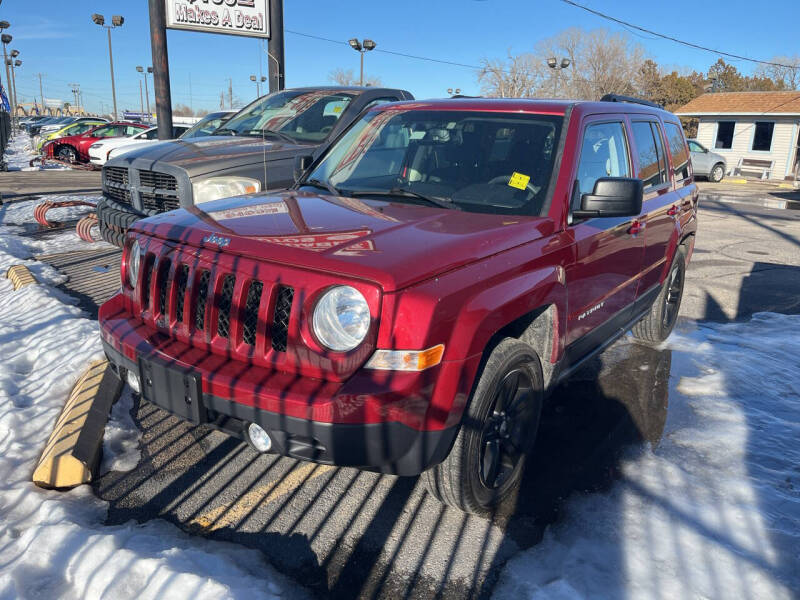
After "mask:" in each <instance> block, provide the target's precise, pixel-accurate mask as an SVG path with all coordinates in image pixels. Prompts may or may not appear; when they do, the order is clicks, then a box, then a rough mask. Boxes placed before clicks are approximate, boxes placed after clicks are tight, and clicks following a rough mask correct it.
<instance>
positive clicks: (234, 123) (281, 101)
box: [215, 90, 353, 142]
mask: <svg viewBox="0 0 800 600" xmlns="http://www.w3.org/2000/svg"><path fill="white" fill-rule="evenodd" d="M352 99H353V96H352V94H347V93H341V92H331V91H326V90H317V91H311V92H304V91H296V90H294V91H287V92H277V93H275V94H270V95H268V96H265V97H264V98H261V99H260V100H257V101H256V102H254V103H253V104H252V105H251V106H249V107H247V108H244V109H242V110H241V111H240V112H239V113H237V114H236V115H235V116H234V117H233V118H231V120H230V121H228V122H227V123H226V124H225V125H224V126H223V127H220V128H219V129H218V130H217V131H216V132H215V135H251V136H258V137H261V136H262V135H264V132H263V130H266V131H267V132H268V131H270V130H271V131H276V132H280V134H281V137H284V136H289V137H290V138H292V139H295V140H297V141H305V142H321V141H322V140H324V139H325V138H326V137H327V136H328V134H330V132H331V130H333V127H334V125H336V121H338V120H339V117H341V116H342V114H343V113H344V111H345V110H346V109H347V106H348V105H349V104H350V101H351V100H352Z"/></svg>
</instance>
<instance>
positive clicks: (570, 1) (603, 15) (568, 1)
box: [561, 0, 798, 69]
mask: <svg viewBox="0 0 800 600" xmlns="http://www.w3.org/2000/svg"><path fill="white" fill-rule="evenodd" d="M561 2H563V3H564V4H568V5H570V6H574V7H575V8H580V9H581V10H585V11H586V12H588V13H591V14H593V15H595V16H597V17H600V18H601V19H606V20H608V21H613V22H614V23H617V24H618V25H622V26H623V27H625V28H626V29H627V28H628V27H631V28H633V29H638V30H639V31H642V32H644V33H649V34H650V35H654V36H656V37H660V38H661V39H664V40H669V41H671V42H675V43H676V44H681V45H683V46H688V47H689V48H694V49H696V50H703V51H705V52H711V53H713V54H719V55H722V56H727V57H728V58H735V59H737V60H746V61H749V62H752V63H757V64H759V65H770V66H773V67H784V68H787V69H797V68H798V67H797V65H784V64H782V63H777V62H772V61H769V60H759V59H757V58H750V57H748V56H741V55H739V54H732V53H730V52H723V51H722V50H715V49H714V48H709V47H707V46H701V45H700V44H694V43H692V42H687V41H685V40H681V39H678V38H676V37H672V36H670V35H666V34H663V33H658V32H657V31H653V30H652V29H647V28H645V27H640V26H639V25H634V24H633V23H629V22H628V21H623V20H622V19H618V18H616V17H612V16H611V15H607V14H606V13H602V12H600V11H599V10H594V9H593V8H589V7H588V6H584V5H583V4H578V3H577V2H573V0H561Z"/></svg>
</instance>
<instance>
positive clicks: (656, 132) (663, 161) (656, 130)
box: [650, 121, 669, 183]
mask: <svg viewBox="0 0 800 600" xmlns="http://www.w3.org/2000/svg"><path fill="white" fill-rule="evenodd" d="M650 127H651V129H652V130H653V139H655V141H656V150H658V170H659V174H660V176H661V183H664V182H665V181H669V173H668V171H669V166H668V165H667V153H666V152H665V151H664V138H663V137H662V136H661V127H659V125H658V123H656V122H655V121H651V122H650Z"/></svg>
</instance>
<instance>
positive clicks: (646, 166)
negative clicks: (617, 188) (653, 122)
mask: <svg viewBox="0 0 800 600" xmlns="http://www.w3.org/2000/svg"><path fill="white" fill-rule="evenodd" d="M631 126H632V128H633V139H634V140H635V142H636V155H637V157H638V159H639V179H641V180H642V182H643V183H644V187H645V188H647V187H651V186H654V185H658V184H660V183H661V182H662V179H661V176H662V172H661V168H660V164H659V157H658V149H657V147H656V140H655V138H654V137H653V129H652V127H651V126H650V123H649V122H648V121H636V122H634V123H633V124H632V125H631ZM661 152H662V154H663V148H662V150H661Z"/></svg>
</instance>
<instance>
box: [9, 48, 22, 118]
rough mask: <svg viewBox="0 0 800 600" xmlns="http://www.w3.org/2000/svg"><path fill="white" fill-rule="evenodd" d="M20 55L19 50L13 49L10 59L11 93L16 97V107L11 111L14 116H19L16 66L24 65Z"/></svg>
mask: <svg viewBox="0 0 800 600" xmlns="http://www.w3.org/2000/svg"><path fill="white" fill-rule="evenodd" d="M18 56H19V50H12V51H11V58H9V59H8V66H9V67H11V88H12V89H11V94H12V96H13V97H14V109H13V112H12V113H11V115H12V116H13V117H16V116H17V74H16V73H15V72H14V67H21V66H22V61H21V60H19V59H18V58H17V57H18Z"/></svg>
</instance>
